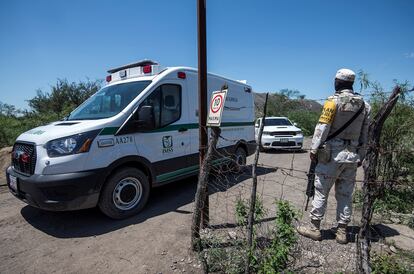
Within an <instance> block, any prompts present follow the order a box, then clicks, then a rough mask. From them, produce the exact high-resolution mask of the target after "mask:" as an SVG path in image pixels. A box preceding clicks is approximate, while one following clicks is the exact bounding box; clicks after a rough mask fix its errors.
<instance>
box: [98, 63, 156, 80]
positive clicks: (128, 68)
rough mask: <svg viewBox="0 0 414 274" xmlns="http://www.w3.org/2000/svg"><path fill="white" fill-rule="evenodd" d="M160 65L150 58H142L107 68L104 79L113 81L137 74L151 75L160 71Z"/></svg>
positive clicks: (136, 75)
mask: <svg viewBox="0 0 414 274" xmlns="http://www.w3.org/2000/svg"><path fill="white" fill-rule="evenodd" d="M161 70H162V69H161V66H160V65H159V64H158V63H157V62H155V61H152V60H142V61H139V62H136V63H131V64H127V65H124V66H121V67H117V68H113V69H110V70H108V73H110V75H108V76H107V77H106V81H107V82H108V83H109V82H113V81H119V80H124V79H128V78H133V77H139V76H151V75H155V74H158V73H160V72H161Z"/></svg>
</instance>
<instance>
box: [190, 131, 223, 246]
mask: <svg viewBox="0 0 414 274" xmlns="http://www.w3.org/2000/svg"><path fill="white" fill-rule="evenodd" d="M220 133H221V129H220V128H219V127H211V138H210V141H209V145H208V150H207V153H206V155H205V157H204V161H203V164H202V165H201V167H200V174H199V178H198V184H197V192H196V195H195V202H194V213H193V220H192V224H191V246H192V248H193V250H196V251H200V250H201V243H200V222H201V214H202V209H203V207H204V204H203V203H204V201H205V200H206V196H208V193H207V191H206V190H207V184H208V177H209V174H210V170H211V166H212V162H213V160H214V159H213V158H214V152H215V151H216V146H217V141H218V137H219V136H220Z"/></svg>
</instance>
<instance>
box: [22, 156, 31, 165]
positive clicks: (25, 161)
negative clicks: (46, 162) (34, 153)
mask: <svg viewBox="0 0 414 274" xmlns="http://www.w3.org/2000/svg"><path fill="white" fill-rule="evenodd" d="M20 159H21V160H22V162H23V163H25V164H27V163H29V160H30V158H29V155H28V154H26V153H23V154H22V156H20Z"/></svg>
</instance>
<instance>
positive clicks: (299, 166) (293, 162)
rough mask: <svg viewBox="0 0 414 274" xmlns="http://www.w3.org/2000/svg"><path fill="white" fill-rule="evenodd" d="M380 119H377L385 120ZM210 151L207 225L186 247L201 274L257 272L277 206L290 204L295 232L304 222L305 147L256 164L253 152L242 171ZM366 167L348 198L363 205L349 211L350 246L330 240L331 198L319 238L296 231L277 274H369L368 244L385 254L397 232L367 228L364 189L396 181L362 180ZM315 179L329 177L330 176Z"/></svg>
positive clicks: (369, 198) (274, 228) (226, 154)
mask: <svg viewBox="0 0 414 274" xmlns="http://www.w3.org/2000/svg"><path fill="white" fill-rule="evenodd" d="M394 91H395V90H394ZM391 94H392V95H391V97H390V100H392V101H396V100H398V94H396V93H395V92H393V93H391ZM393 98H394V99H393ZM384 107H385V106H384ZM389 107H390V106H389V105H388V108H389ZM391 109H392V107H391ZM389 111H390V109H388V110H387V111H386V113H388V114H389ZM264 113H265V112H264ZM388 114H387V115H388ZM376 119H379V118H378V117H376V118H375V119H374V121H373V123H372V124H374V123H375V121H378V120H376ZM381 119H382V122H384V121H385V119H386V116H383V117H382V118H381ZM370 130H372V127H371V128H370ZM261 131H262V130H261ZM212 132H214V133H213V136H214V138H216V139H217V141H216V142H218V143H219V144H220V142H221V141H225V142H227V143H228V142H233V144H237V143H238V140H231V139H229V138H226V137H223V136H222V135H221V133H220V132H217V131H212ZM379 132H380V131H379ZM377 134H378V132H377ZM372 136H374V135H372ZM375 136H377V135H375ZM259 140H260V139H259ZM378 140H379V139H378ZM210 141H211V140H210ZM210 145H211V142H210ZM219 147H220V146H219ZM209 149H211V158H209V160H208V161H206V165H208V166H209V167H208V168H209V172H208V174H206V177H205V178H206V179H207V182H206V183H208V189H209V193H208V195H209V199H210V203H209V213H210V216H209V220H210V223H209V225H208V226H207V227H205V228H204V229H202V228H201V227H198V232H197V231H196V232H194V230H193V232H192V233H193V234H192V237H195V239H196V240H195V241H194V242H195V243H196V245H194V244H193V248H194V246H196V248H195V249H196V250H197V252H198V253H199V255H200V259H201V261H202V262H203V268H204V271H205V272H206V273H210V272H218V273H243V272H244V273H256V272H258V269H257V264H258V263H260V261H261V260H263V258H262V257H260V256H263V257H267V258H269V256H271V254H270V255H269V253H268V252H269V248H272V245H274V241H273V240H272V239H273V238H274V237H275V235H277V233H278V224H277V222H278V221H280V220H279V219H278V218H279V216H280V214H281V213H280V207H278V206H280V202H283V201H288V202H289V204H290V205H291V207H292V209H293V211H294V214H295V218H294V221H293V224H292V225H293V226H295V227H296V226H297V225H298V223H299V222H300V221H301V219H302V217H303V219H304V220H306V219H307V218H306V217H307V216H306V215H307V214H308V213H307V212H306V211H305V204H306V199H307V197H306V194H305V192H306V183H307V180H308V178H307V175H308V171H307V170H306V169H307V166H303V162H308V163H309V161H310V160H308V159H309V157H308V153H307V152H308V151H309V150H310V147H307V146H306V145H305V144H304V147H303V149H302V150H301V151H293V150H292V151H291V150H289V151H281V152H278V153H266V154H260V156H261V158H260V159H259V154H257V157H255V160H257V161H253V163H248V164H247V165H246V166H245V167H244V168H243V167H241V166H239V165H238V163H237V162H236V161H235V159H234V158H233V157H232V156H231V155H232V153H231V152H232V151H226V149H216V146H215V145H214V146H213V147H210V146H209ZM366 149H367V150H368V154H376V155H378V154H386V153H391V152H398V153H413V152H412V151H403V150H400V149H395V150H392V151H390V150H384V149H382V148H381V147H380V146H379V143H375V142H370V143H369V144H368V147H366ZM257 150H259V146H257ZM278 156H281V157H278ZM206 157H207V156H206ZM367 157H368V155H367ZM377 157H378V156H377ZM223 159H225V161H223ZM288 159H289V160H288ZM367 163H369V164H367ZM370 164H371V169H372V168H373V169H375V165H374V166H372V164H375V163H371V162H366V164H365V165H364V171H365V178H364V179H361V176H360V174H359V176H358V177H357V180H356V184H355V189H354V193H355V190H356V189H358V190H361V189H362V193H363V203H362V208H361V206H360V205H357V206H356V209H355V210H354V211H355V212H354V214H352V220H351V223H350V226H349V230H348V239H349V241H350V243H349V244H347V245H339V244H337V243H336V242H335V241H334V239H335V229H336V224H337V223H336V216H337V213H336V209H335V204H332V200H334V199H331V200H330V203H328V207H327V210H326V214H325V218H324V220H323V222H322V227H323V229H322V236H323V239H324V240H323V241H321V242H314V241H312V240H310V239H308V238H305V237H302V236H299V235H297V234H295V236H294V237H295V239H296V241H295V244H294V245H293V246H292V247H291V249H290V250H288V252H287V253H286V254H285V255H286V256H287V257H286V260H285V264H284V265H281V266H280V267H281V268H280V269H279V270H283V269H289V270H292V271H294V272H309V273H312V272H336V271H340V272H345V273H346V272H361V273H370V271H371V265H370V256H369V253H370V248H371V242H372V241H373V242H378V245H376V247H375V252H378V253H379V254H383V253H384V254H387V253H388V252H389V249H388V247H387V245H385V240H384V237H386V236H393V235H396V234H395V233H396V232H394V231H390V230H389V231H388V232H387V233H388V234H386V235H384V232H383V231H382V230H381V229H380V228H381V226H379V225H371V219H372V217H373V212H372V210H373V207H372V205H373V202H374V201H375V199H376V198H377V197H378V195H377V196H375V195H373V192H372V191H371V192H369V191H367V189H371V190H372V188H373V187H375V188H376V189H377V190H378V188H379V187H385V186H386V184H395V183H398V182H387V183H386V182H384V181H382V180H378V179H377V178H376V177H372V174H371V175H370V177H367V174H369V170H370ZM320 175H321V176H330V175H329V174H320ZM335 178H336V179H340V178H337V177H335ZM361 184H362V185H361ZM367 193H368V194H367ZM376 193H377V192H376ZM206 195H207V194H206ZM201 197H202V196H201ZM196 201H197V198H196ZM202 201H203V200H201V201H200V203H198V204H197V203H196V205H195V211H194V212H197V211H199V212H202V206H203V205H202ZM255 203H256V204H255ZM361 209H362V211H361ZM367 212H368V214H367ZM360 220H361V221H362V222H360ZM193 221H194V218H193ZM383 221H385V218H384V219H382V218H381V216H379V218H378V216H377V219H376V222H378V223H382V222H383ZM361 223H362V226H361V225H360V224H361ZM193 227H194V225H193ZM393 233H394V234H393ZM192 242H193V239H192ZM367 246H368V248H366V247H367ZM273 247H274V246H273ZM367 252H368V253H367ZM332 254H334V255H332ZM363 265H364V267H362V266H363Z"/></svg>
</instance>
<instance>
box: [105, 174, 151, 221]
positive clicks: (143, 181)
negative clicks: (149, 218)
mask: <svg viewBox="0 0 414 274" xmlns="http://www.w3.org/2000/svg"><path fill="white" fill-rule="evenodd" d="M149 193H150V185H149V182H148V178H147V176H146V175H145V174H144V173H143V172H142V171H140V170H139V169H136V168H132V167H126V168H122V169H120V170H118V171H116V172H115V173H114V174H113V175H112V176H111V177H110V178H109V179H108V180H107V182H106V183H105V185H104V187H103V189H102V192H101V196H100V198H99V204H98V206H99V209H100V210H101V211H102V213H104V214H105V215H106V216H108V217H110V218H112V219H124V218H128V217H131V216H133V215H135V214H137V213H138V212H140V211H141V210H142V209H143V208H144V206H145V204H146V203H147V201H148V198H149Z"/></svg>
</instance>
